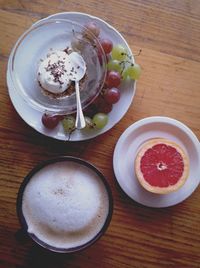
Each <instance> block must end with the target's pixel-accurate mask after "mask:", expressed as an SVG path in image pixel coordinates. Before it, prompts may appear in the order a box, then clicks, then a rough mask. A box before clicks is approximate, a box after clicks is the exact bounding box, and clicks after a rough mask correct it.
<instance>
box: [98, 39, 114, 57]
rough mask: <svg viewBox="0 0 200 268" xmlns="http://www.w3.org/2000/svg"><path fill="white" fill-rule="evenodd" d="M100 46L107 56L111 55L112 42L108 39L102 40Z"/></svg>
mask: <svg viewBox="0 0 200 268" xmlns="http://www.w3.org/2000/svg"><path fill="white" fill-rule="evenodd" d="M100 44H101V46H102V48H103V50H104V52H105V53H106V54H109V53H110V52H111V51H112V48H113V43H112V41H111V40H109V39H106V38H104V39H101V40H100Z"/></svg>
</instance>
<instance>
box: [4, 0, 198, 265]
mask: <svg viewBox="0 0 200 268" xmlns="http://www.w3.org/2000/svg"><path fill="white" fill-rule="evenodd" d="M161 2H162V3H161ZM62 11H80V12H85V13H89V14H92V15H95V16H98V17H100V18H102V19H104V20H105V21H107V22H108V23H110V24H112V25H113V26H114V27H115V28H117V29H118V30H119V31H120V32H121V33H122V34H123V35H124V37H125V38H126V40H127V41H128V43H129V45H130V47H131V49H132V50H133V51H134V52H137V51H138V50H139V49H140V48H141V49H142V54H141V55H140V57H138V59H137V61H138V63H139V64H141V66H142V76H141V78H140V80H139V82H138V83H137V92H136V95H135V98H134V101H133V103H132V105H131V107H130V109H129V110H128V113H127V114H126V116H125V117H124V118H123V119H122V120H121V121H120V122H119V123H118V124H117V125H116V126H115V127H114V128H113V129H111V130H110V131H108V132H107V133H105V134H103V135H101V136H98V137H96V138H94V139H92V140H89V141H84V142H75V143H63V142H61V141H56V140H52V139H50V138H46V137H44V136H42V135H41V134H39V133H37V132H36V131H35V130H33V129H32V128H31V127H29V126H28V125H27V124H25V123H24V122H23V120H22V119H21V118H20V116H19V115H18V114H17V113H16V111H15V110H14V108H13V106H12V104H11V101H10V99H9V96H8V91H7V86H6V68H7V60H8V56H9V53H10V51H11V48H12V47H13V45H14V43H15V42H16V40H17V38H18V37H19V36H20V35H21V34H22V33H23V32H24V30H26V29H27V28H28V27H29V26H30V25H31V24H32V23H33V22H35V21H36V20H38V19H41V18H43V17H46V16H48V15H49V14H53V13H56V12H62ZM0 36H1V38H0V39H1V42H0V46H1V47H0V68H1V79H0V87H1V90H0V111H1V112H0V140H1V143H0V160H1V161H0V267H1V268H3V267H6V268H10V267H18V268H19V267H20V268H24V267H37V268H40V267H47V268H51V267H59V268H60V267H70V268H71V267H84V268H88V267H109V268H110V267H120V268H122V267H124V268H125V267H126V268H132V267H139V268H140V267H148V268H149V267H176V268H177V267H181V268H182V267H190V268H191V267H200V189H197V190H196V191H195V192H194V193H193V194H192V196H190V197H189V198H188V199H187V200H185V201H184V202H183V203H181V204H179V205H176V206H174V207H170V208H165V209H151V208H147V207H144V206H142V205H139V204H137V203H136V202H134V201H131V200H130V199H129V198H128V197H127V196H125V195H124V194H123V193H122V192H121V190H120V189H119V187H118V186H117V183H116V179H115V176H114V173H113V169H112V156H113V150H114V147H115V144H116V142H117V140H118V138H119V137H120V135H121V134H122V132H123V131H124V130H125V129H126V128H127V127H128V126H129V125H131V124H132V123H134V122H136V121H137V120H139V119H141V118H144V117H148V116H154V115H162V116H169V117H172V118H175V119H178V120H180V121H182V122H183V123H184V124H186V125H187V126H188V127H190V128H191V129H192V131H193V132H194V133H195V134H196V135H197V137H198V138H200V109H199V108H200V90H199V85H200V75H199V73H200V2H199V1H197V0H175V1H157V0H147V1H145V0H143V1H142V0H132V1H130V0H124V1H116V0H110V1H104V0H102V1H95V0H85V1H81V0H77V1H71V0H69V1H64V0H60V1H59V0H55V1H47V0H37V1H26V0H18V1H14V0H8V1H6V0H1V1H0ZM58 155H73V156H78V157H81V158H83V159H86V160H88V161H90V162H91V163H93V164H94V165H96V166H97V167H98V168H99V169H100V170H101V171H102V172H103V173H104V174H105V176H106V177H107V178H108V180H109V183H110V185H111V188H112V192H113V196H114V214H113V218H112V222H111V225H110V227H109V229H108V230H107V232H106V234H105V235H104V236H103V237H102V238H101V239H100V240H99V241H98V242H97V243H96V244H95V245H94V246H92V247H90V248H89V249H87V250H85V251H83V252H81V253H77V254H72V255H56V254H49V253H47V252H46V251H44V250H42V249H40V248H39V249H38V247H36V246H35V245H33V243H32V242H31V241H27V240H26V239H25V240H23V239H20V240H19V239H17V238H16V235H15V234H16V232H17V230H18V229H19V228H20V226H19V223H18V219H17V216H16V210H15V204H16V196H17V192H18V188H19V186H20V183H21V182H22V180H23V177H24V176H25V175H26V174H27V173H28V172H29V170H30V169H31V168H32V167H33V166H34V165H35V164H37V163H39V162H40V161H42V160H45V159H48V158H51V157H55V156H58Z"/></svg>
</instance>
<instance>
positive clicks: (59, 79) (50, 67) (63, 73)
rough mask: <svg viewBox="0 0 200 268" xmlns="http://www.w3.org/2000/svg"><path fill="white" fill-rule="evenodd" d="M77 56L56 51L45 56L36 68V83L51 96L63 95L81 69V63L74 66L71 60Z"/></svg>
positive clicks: (73, 53)
mask: <svg viewBox="0 0 200 268" xmlns="http://www.w3.org/2000/svg"><path fill="white" fill-rule="evenodd" d="M75 54H78V53H77V52H72V53H71V54H67V53H66V52H65V51H61V50H56V51H53V52H52V53H51V54H48V55H47V58H46V59H44V60H43V61H42V62H41V64H40V66H39V68H38V81H39V83H40V85H41V87H42V88H43V89H45V90H47V91H49V92H51V93H53V94H60V93H63V92H64V91H65V90H66V89H68V88H69V86H70V85H71V81H73V80H74V76H75V75H76V73H77V72H78V69H79V68H81V62H80V65H79V64H77V63H76V64H74V61H73V58H74V57H75V56H76V55H75Z"/></svg>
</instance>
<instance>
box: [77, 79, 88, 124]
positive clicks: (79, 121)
mask: <svg viewBox="0 0 200 268" xmlns="http://www.w3.org/2000/svg"><path fill="white" fill-rule="evenodd" d="M75 89H76V105H77V111H76V122H75V127H76V128H77V129H82V128H84V127H85V126H86V123H85V118H84V115H83V110H82V106H81V99H80V90H79V81H75Z"/></svg>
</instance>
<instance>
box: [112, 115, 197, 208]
mask: <svg viewBox="0 0 200 268" xmlns="http://www.w3.org/2000/svg"><path fill="white" fill-rule="evenodd" d="M155 137H161V138H167V139H170V140H173V141H175V142H177V143H178V144H180V145H181V146H182V148H183V149H185V151H186V152H187V154H188V156H189V160H190V174H189V177H188V179H187V181H186V183H185V184H184V185H183V187H181V188H180V189H179V190H178V191H177V192H174V193H170V194H166V195H158V194H153V193H150V192H148V191H146V190H145V189H143V187H142V186H141V185H140V184H139V182H138V180H137V178H136V175H135V171H134V160H135V157H136V153H137V150H138V148H139V147H140V145H141V144H143V143H144V142H145V141H147V140H149V139H152V138H155ZM113 166H114V172H115V176H116V179H117V181H118V183H119V185H120V187H121V188H122V190H123V191H124V192H125V193H126V194H127V195H128V196H129V197H130V198H132V199H133V200H135V201H136V202H138V203H140V204H142V205H145V206H148V207H156V208H161V207H169V206H173V205H176V204H178V203H180V202H182V201H183V200H185V199H186V198H187V197H189V196H190V195H191V194H192V193H193V191H194V190H195V189H196V188H197V187H198V185H199V182H200V143H199V140H198V139H197V137H196V136H195V134H194V133H193V132H192V131H191V130H190V129H189V128H188V127H187V126H185V125H184V124H183V123H181V122H179V121H177V120H175V119H172V118H168V117H160V116H158V117H157V116H156V117H148V118H145V119H142V120H140V121H137V122H136V123H134V124H133V125H131V126H130V127H129V128H127V129H126V130H125V131H124V133H123V134H122V135H121V137H120V138H119V140H118V142H117V144H116V147H115V150H114V156H113Z"/></svg>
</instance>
